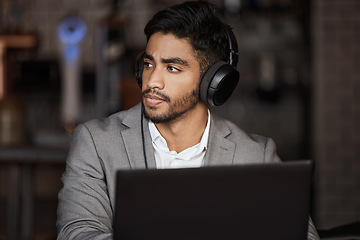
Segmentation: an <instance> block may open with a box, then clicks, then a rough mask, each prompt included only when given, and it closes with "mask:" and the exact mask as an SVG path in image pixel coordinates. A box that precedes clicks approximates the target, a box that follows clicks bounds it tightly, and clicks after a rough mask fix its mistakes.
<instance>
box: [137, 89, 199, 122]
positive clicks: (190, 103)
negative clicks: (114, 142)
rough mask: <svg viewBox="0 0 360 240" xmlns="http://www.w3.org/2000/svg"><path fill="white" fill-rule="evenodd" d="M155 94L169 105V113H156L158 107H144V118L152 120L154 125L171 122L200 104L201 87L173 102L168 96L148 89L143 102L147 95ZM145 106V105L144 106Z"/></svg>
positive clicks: (143, 93) (144, 92)
mask: <svg viewBox="0 0 360 240" xmlns="http://www.w3.org/2000/svg"><path fill="white" fill-rule="evenodd" d="M150 92H151V93H152V94H155V95H157V96H159V97H161V98H162V99H164V100H165V102H166V103H168V111H167V112H165V113H159V112H157V111H156V107H148V108H149V109H146V107H145V106H143V107H144V116H145V118H147V119H149V120H151V121H152V122H153V123H168V122H171V121H173V120H175V119H177V118H179V117H180V116H182V115H183V114H185V113H186V112H188V111H190V110H191V109H193V108H194V107H195V106H196V104H197V103H198V102H199V87H197V88H195V89H193V90H192V91H190V92H188V93H186V94H184V95H183V96H182V97H181V98H180V99H175V100H172V99H171V98H170V97H169V96H167V95H166V94H163V93H161V92H159V91H158V90H155V89H147V90H145V91H143V92H142V101H143V102H144V95H145V94H147V93H150ZM143 105H144V104H143Z"/></svg>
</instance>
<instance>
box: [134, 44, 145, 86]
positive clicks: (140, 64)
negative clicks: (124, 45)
mask: <svg viewBox="0 0 360 240" xmlns="http://www.w3.org/2000/svg"><path fill="white" fill-rule="evenodd" d="M144 53H145V52H144V51H143V52H141V53H140V54H139V55H137V57H136V62H135V78H136V82H137V84H138V85H139V87H140V88H142V75H143V71H144Z"/></svg>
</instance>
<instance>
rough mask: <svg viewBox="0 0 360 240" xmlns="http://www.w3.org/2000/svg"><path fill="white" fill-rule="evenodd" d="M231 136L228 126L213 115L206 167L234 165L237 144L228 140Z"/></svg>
mask: <svg viewBox="0 0 360 240" xmlns="http://www.w3.org/2000/svg"><path fill="white" fill-rule="evenodd" d="M229 134H231V131H230V129H229V128H228V127H227V125H226V124H224V122H223V121H220V120H218V117H217V116H216V115H215V114H213V113H212V114H211V124H210V134H209V142H208V150H207V152H206V155H205V166H216V165H232V163H233V160H234V154H235V147H236V144H235V143H234V142H232V141H230V140H228V139H226V137H227V136H228V135H229Z"/></svg>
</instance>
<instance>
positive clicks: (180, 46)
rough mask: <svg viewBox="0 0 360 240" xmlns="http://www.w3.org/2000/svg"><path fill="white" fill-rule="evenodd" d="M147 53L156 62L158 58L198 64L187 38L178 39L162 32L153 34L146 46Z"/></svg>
mask: <svg viewBox="0 0 360 240" xmlns="http://www.w3.org/2000/svg"><path fill="white" fill-rule="evenodd" d="M146 53H147V54H149V55H151V56H152V57H154V58H155V60H156V59H157V58H159V59H161V58H180V59H184V60H187V61H196V62H197V60H196V58H195V52H194V50H193V48H192V46H191V45H190V43H189V41H188V40H187V39H185V38H181V39H180V38H177V37H176V36H174V35H172V34H163V33H160V32H159V33H155V34H153V35H152V36H151V37H150V39H149V41H148V43H147V45H146Z"/></svg>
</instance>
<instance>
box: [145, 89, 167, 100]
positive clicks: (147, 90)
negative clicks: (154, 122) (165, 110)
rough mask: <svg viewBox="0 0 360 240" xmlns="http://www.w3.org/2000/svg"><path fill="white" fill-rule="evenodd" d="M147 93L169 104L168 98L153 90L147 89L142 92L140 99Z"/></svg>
mask: <svg viewBox="0 0 360 240" xmlns="http://www.w3.org/2000/svg"><path fill="white" fill-rule="evenodd" d="M148 93H151V94H153V95H155V96H157V97H159V98H162V99H164V100H165V101H166V102H170V97H169V96H168V95H166V94H164V93H161V92H159V91H158V90H156V89H153V88H148V89H146V90H144V91H143V92H142V93H141V97H144V96H145V95H146V94H148Z"/></svg>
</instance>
